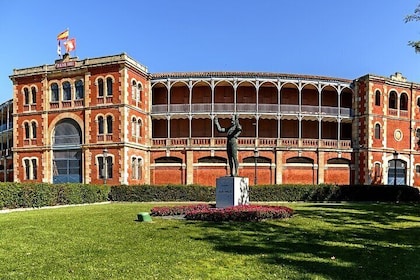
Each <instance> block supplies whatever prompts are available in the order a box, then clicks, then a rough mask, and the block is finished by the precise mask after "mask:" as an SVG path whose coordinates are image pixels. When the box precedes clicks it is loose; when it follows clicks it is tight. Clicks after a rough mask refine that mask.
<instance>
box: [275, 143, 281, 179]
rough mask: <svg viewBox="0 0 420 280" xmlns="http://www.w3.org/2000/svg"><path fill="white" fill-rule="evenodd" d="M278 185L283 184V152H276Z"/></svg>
mask: <svg viewBox="0 0 420 280" xmlns="http://www.w3.org/2000/svg"><path fill="white" fill-rule="evenodd" d="M275 176H276V178H275V180H276V181H275V183H276V184H282V183H283V151H276V175H275Z"/></svg>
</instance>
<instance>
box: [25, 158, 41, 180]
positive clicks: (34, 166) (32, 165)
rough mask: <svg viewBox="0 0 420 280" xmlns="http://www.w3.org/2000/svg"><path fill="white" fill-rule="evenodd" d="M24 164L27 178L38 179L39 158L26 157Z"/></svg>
mask: <svg viewBox="0 0 420 280" xmlns="http://www.w3.org/2000/svg"><path fill="white" fill-rule="evenodd" d="M23 165H24V170H25V174H24V177H25V180H36V179H37V178H38V176H37V173H38V160H37V159H36V158H32V159H28V158H26V159H24V160H23Z"/></svg>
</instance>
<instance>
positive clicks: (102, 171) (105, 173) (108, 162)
mask: <svg viewBox="0 0 420 280" xmlns="http://www.w3.org/2000/svg"><path fill="white" fill-rule="evenodd" d="M112 165H113V159H112V156H107V157H106V158H105V157H104V156H103V155H101V156H99V157H98V167H99V168H98V172H99V173H98V177H99V179H104V180H106V179H112V175H113V174H112Z"/></svg>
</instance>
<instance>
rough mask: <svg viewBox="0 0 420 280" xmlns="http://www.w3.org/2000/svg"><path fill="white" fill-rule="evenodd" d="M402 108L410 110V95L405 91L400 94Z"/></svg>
mask: <svg viewBox="0 0 420 280" xmlns="http://www.w3.org/2000/svg"><path fill="white" fill-rule="evenodd" d="M400 110H404V111H407V110H408V96H407V94H405V93H402V94H401V96H400Z"/></svg>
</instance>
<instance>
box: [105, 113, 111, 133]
mask: <svg viewBox="0 0 420 280" xmlns="http://www.w3.org/2000/svg"><path fill="white" fill-rule="evenodd" d="M106 133H107V134H112V116H107V117H106Z"/></svg>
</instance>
